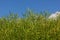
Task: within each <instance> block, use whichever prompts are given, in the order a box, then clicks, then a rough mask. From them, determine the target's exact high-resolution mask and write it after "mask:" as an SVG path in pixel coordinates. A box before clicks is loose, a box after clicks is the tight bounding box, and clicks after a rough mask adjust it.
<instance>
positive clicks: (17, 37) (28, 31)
mask: <svg viewBox="0 0 60 40" xmlns="http://www.w3.org/2000/svg"><path fill="white" fill-rule="evenodd" d="M45 13H46V12H45ZM47 17H48V15H47V16H46V14H45V16H44V15H43V14H34V13H33V12H32V11H29V12H27V13H26V14H25V15H24V18H18V16H16V15H15V14H10V15H9V16H8V17H7V18H0V40H60V20H58V21H56V20H49V19H48V20H46V19H47Z"/></svg>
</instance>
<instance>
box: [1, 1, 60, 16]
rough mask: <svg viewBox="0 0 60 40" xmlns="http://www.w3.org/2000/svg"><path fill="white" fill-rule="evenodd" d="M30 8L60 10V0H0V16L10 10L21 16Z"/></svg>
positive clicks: (50, 10) (37, 10)
mask: <svg viewBox="0 0 60 40" xmlns="http://www.w3.org/2000/svg"><path fill="white" fill-rule="evenodd" d="M28 8H30V9H31V10H33V11H35V12H40V11H45V10H47V11H49V12H51V13H52V12H56V11H60V0H0V17H2V16H6V15H8V14H9V11H11V12H14V13H18V15H19V16H21V14H22V13H24V12H25V11H26V10H27V9H28Z"/></svg>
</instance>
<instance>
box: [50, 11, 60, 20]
mask: <svg viewBox="0 0 60 40" xmlns="http://www.w3.org/2000/svg"><path fill="white" fill-rule="evenodd" d="M58 15H60V12H58V11H57V12H55V13H52V14H51V15H50V16H49V19H57V16H58Z"/></svg>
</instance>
